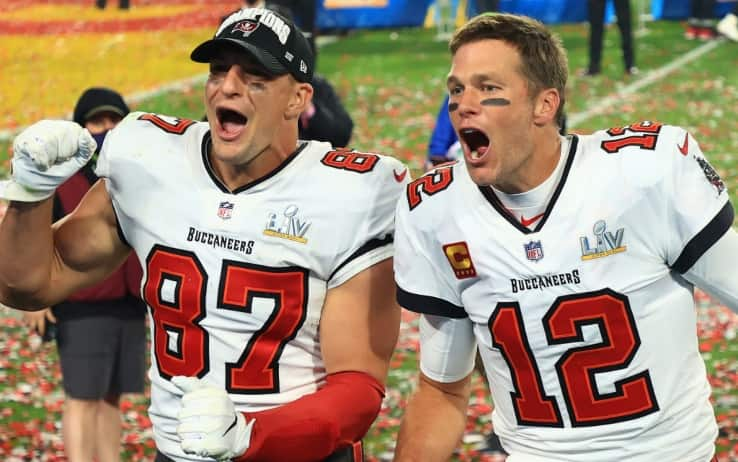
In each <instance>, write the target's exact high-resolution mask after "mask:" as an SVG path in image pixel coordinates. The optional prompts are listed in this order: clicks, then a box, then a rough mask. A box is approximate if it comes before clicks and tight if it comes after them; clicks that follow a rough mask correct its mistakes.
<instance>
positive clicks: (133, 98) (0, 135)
mask: <svg viewBox="0 0 738 462" xmlns="http://www.w3.org/2000/svg"><path fill="white" fill-rule="evenodd" d="M207 78H208V75H207V74H200V75H196V76H194V77H188V78H186V79H182V80H176V81H174V82H170V83H168V84H165V85H162V86H160V87H156V88H154V89H153V90H147V91H139V92H137V93H133V94H130V95H128V96H126V97H125V98H124V99H125V100H126V102H127V103H128V104H137V103H140V102H141V101H145V100H147V99H150V98H153V97H155V96H159V95H161V94H163V93H167V92H170V91H181V90H184V89H186V88H189V87H191V86H193V85H198V84H200V83H203V82H205V80H207ZM52 118H54V117H52ZM55 118H57V119H67V120H71V119H72V113H71V112H70V113H67V114H64V115H60V116H57V117H55ZM24 128H25V127H20V128H17V129H15V130H0V141H5V140H9V139H11V138H13V137H14V136H15V135H16V134H17V133H18V132H20V131H21V130H23V129H24Z"/></svg>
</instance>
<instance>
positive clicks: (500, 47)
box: [394, 14, 738, 462]
mask: <svg viewBox="0 0 738 462" xmlns="http://www.w3.org/2000/svg"><path fill="white" fill-rule="evenodd" d="M449 49H450V51H451V55H452V58H451V68H450V71H449V73H448V76H447V80H446V84H447V90H448V93H449V96H450V99H449V106H448V108H449V114H450V117H451V121H452V123H453V126H454V128H455V130H456V133H457V135H458V136H459V140H460V142H461V146H462V152H463V154H464V161H463V162H454V163H451V164H449V165H446V166H443V167H438V168H436V169H434V170H431V171H430V172H429V173H427V174H425V175H424V176H422V177H420V178H418V179H417V180H415V181H414V182H412V183H411V184H410V185H409V186H408V187H407V194H406V197H403V198H402V199H401V200H400V202H399V203H398V207H397V212H396V216H395V257H394V262H395V280H396V283H397V299H398V302H400V304H401V305H402V306H403V307H405V308H406V309H409V310H411V311H415V312H418V313H421V316H420V320H419V326H420V337H419V338H420V354H419V362H420V377H419V383H418V386H417V389H416V391H415V393H414V395H413V396H412V397H411V398H410V400H409V404H408V406H407V408H406V409H405V414H404V417H403V420H402V424H401V427H400V433H399V437H398V440H397V450H396V454H395V459H396V460H397V461H398V462H400V461H401V462H408V461H422V462H436V461H445V460H448V458H449V457H451V455H452V453H453V451H454V449H455V448H456V447H457V446H458V444H459V442H460V440H461V437H462V435H463V433H464V431H465V428H466V424H467V421H468V416H467V407H468V403H469V396H470V392H471V375H472V372H473V370H474V358H475V354H476V352H477V351H479V354H480V355H481V357H482V360H483V362H484V368H485V370H486V371H487V376H488V379H489V382H490V390H491V393H492V396H493V401H494V404H495V408H494V411H493V413H492V422H493V425H494V430H495V433H496V434H497V435H498V436H499V437H500V441H501V442H502V445H503V447H504V448H505V450H506V451H507V452H508V453H509V454H510V456H509V457H508V460H509V461H510V462H512V461H537V462H538V461H541V462H542V461H546V462H553V461H561V462H592V461H628V462H654V461H694V462H698V461H699V462H708V461H711V460H714V457H715V452H716V451H715V449H716V448H715V443H716V439H717V437H718V425H717V422H716V419H715V411H714V409H713V405H712V402H711V398H710V395H711V389H710V383H709V382H708V376H707V373H706V370H705V363H704V360H703V358H702V356H701V355H700V350H699V342H698V337H697V310H696V307H695V299H694V290H695V288H696V287H699V288H701V289H703V290H704V291H705V292H707V293H708V294H709V295H711V296H713V297H715V298H716V299H718V300H719V301H721V302H723V303H724V304H725V305H726V306H728V307H729V308H731V309H732V310H733V311H734V312H738V272H736V271H735V269H734V268H735V262H736V260H737V259H738V233H737V232H736V231H735V230H734V229H733V228H732V225H733V221H734V216H735V211H734V208H733V205H732V204H731V203H730V197H729V191H728V188H727V187H726V185H725V183H723V181H722V180H721V179H720V177H719V175H718V174H717V172H716V171H715V169H714V168H713V167H712V166H711V165H710V163H709V162H708V160H707V159H706V158H705V155H704V154H703V153H702V151H701V149H700V146H699V144H698V143H697V141H696V140H695V139H694V137H693V136H692V135H691V134H690V133H689V132H687V131H686V130H685V129H683V128H681V127H677V126H671V125H664V124H660V123H655V122H649V121H643V122H639V123H632V124H630V125H626V126H619V127H612V128H609V129H604V130H598V131H596V132H594V133H592V134H590V135H575V134H573V135H568V136H562V135H561V134H560V133H559V124H558V120H560V117H561V114H562V113H563V110H564V104H565V97H566V85H567V80H568V58H567V56H566V51H565V49H564V47H563V44H562V42H561V39H560V38H559V37H558V36H556V35H555V34H553V33H552V32H551V31H550V30H549V29H547V28H546V26H544V25H543V24H542V23H541V22H539V21H536V20H534V19H531V18H528V17H525V16H518V15H511V14H495V15H480V16H477V17H476V18H474V19H472V20H471V21H469V22H468V23H467V24H466V25H465V26H463V27H462V28H460V29H459V30H458V31H457V32H456V33H455V35H454V36H453V38H452V39H451V42H450V45H449ZM538 214H541V217H540V219H538V220H535V221H531V222H526V220H524V219H523V217H531V216H536V215H538ZM593 442H596V443H593Z"/></svg>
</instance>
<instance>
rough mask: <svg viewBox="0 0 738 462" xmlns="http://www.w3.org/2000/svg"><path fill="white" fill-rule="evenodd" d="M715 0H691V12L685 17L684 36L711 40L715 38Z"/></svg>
mask: <svg viewBox="0 0 738 462" xmlns="http://www.w3.org/2000/svg"><path fill="white" fill-rule="evenodd" d="M714 19H715V0H692V13H691V15H690V16H689V19H687V29H686V30H685V31H684V38H686V39H687V40H694V39H699V40H712V39H714V38H715V36H716V34H715V20H714Z"/></svg>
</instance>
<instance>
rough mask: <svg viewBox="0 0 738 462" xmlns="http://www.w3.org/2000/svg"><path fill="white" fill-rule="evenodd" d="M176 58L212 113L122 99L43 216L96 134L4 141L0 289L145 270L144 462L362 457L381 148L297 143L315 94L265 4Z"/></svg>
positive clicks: (32, 297) (56, 124)
mask: <svg viewBox="0 0 738 462" xmlns="http://www.w3.org/2000/svg"><path fill="white" fill-rule="evenodd" d="M190 58H191V59H192V60H193V61H195V62H198V63H203V65H205V66H208V68H209V76H208V79H207V81H206V83H205V88H204V98H203V104H204V106H205V112H206V114H207V117H208V123H202V122H195V121H192V120H186V119H180V118H177V117H172V116H166V115H159V114H150V113H132V114H129V115H128V116H127V117H126V118H125V119H124V120H123V121H121V123H120V124H119V125H118V126H117V127H116V128H115V130H113V131H111V132H110V134H109V135H108V136H107V137H106V139H105V144H104V145H103V148H102V150H101V152H100V156H99V158H98V160H97V167H96V173H97V175H98V176H100V177H101V180H100V181H98V182H97V183H96V184H95V185H94V186H93V187H92V188H91V189H90V191H89V192H88V193H87V194H86V195H85V197H84V198H83V200H82V202H81V203H80V205H79V206H78V207H77V208H76V209H75V210H74V211H73V212H72V213H71V214H70V215H67V217H65V218H64V219H63V220H61V221H60V222H57V223H56V224H54V225H53V227H52V225H51V220H50V215H51V201H50V200H49V196H50V195H51V194H53V192H54V190H55V189H56V187H57V186H58V185H59V184H61V183H62V182H63V181H64V179H65V178H67V177H68V176H71V175H72V174H74V172H76V171H77V170H78V169H79V168H80V167H82V165H84V164H85V163H86V162H87V161H88V160H89V158H90V155H91V151H92V150H94V148H95V141H94V139H92V138H91V137H90V135H89V133H87V132H86V131H85V130H83V129H81V128H80V127H79V126H76V125H74V124H73V123H70V122H66V121H54V120H43V121H40V122H37V123H36V124H34V125H31V126H30V127H28V128H26V129H25V130H24V131H22V132H21V133H20V134H19V135H18V136H17V137H16V138H15V140H14V143H13V158H12V165H13V172H12V175H11V179H10V180H8V181H4V182H0V197H2V198H5V199H10V200H11V202H10V206H9V208H8V212H7V214H6V216H5V218H4V219H3V221H2V223H0V254H2V255H7V254H8V253H9V252H10V251H11V249H17V248H24V250H25V251H24V252H18V254H17V258H13V259H0V302H2V303H5V304H8V305H11V306H13V307H16V308H19V309H24V310H35V309H39V308H41V307H43V306H45V305H50V304H54V303H57V301H58V300H62V299H64V298H66V296H67V294H68V293H71V292H73V291H74V290H76V289H77V288H79V287H86V286H88V285H90V284H93V283H95V282H97V281H99V280H100V279H102V278H103V277H105V275H107V274H109V273H110V272H112V271H113V270H114V269H115V268H117V267H118V266H119V265H120V264H121V263H122V262H123V261H124V260H125V259H126V258H127V257H128V255H129V254H130V252H131V249H134V250H135V251H136V253H137V255H138V258H139V259H140V260H141V262H142V264H143V265H145V271H144V274H145V276H144V281H143V289H142V293H143V295H144V298H145V300H146V303H147V305H148V307H149V315H150V317H149V319H150V321H151V323H150V327H151V338H152V344H151V369H150V372H149V377H150V378H151V405H150V407H149V413H148V415H149V417H150V419H151V422H152V428H153V434H154V440H155V442H156V448H157V456H156V460H157V461H159V462H162V461H165V462H168V461H171V460H175V461H207V460H212V459H217V460H228V459H235V460H236V461H239V462H240V461H246V460H268V461H290V462H301V461H305V462H307V461H310V462H313V461H320V460H324V459H325V458H327V457H329V456H331V454H334V455H335V457H336V458H334V459H331V460H332V461H336V460H341V461H354V462H357V461H360V460H361V458H362V452H361V439H362V438H363V436H364V435H365V434H366V432H367V430H368V429H369V427H370V426H371V424H372V422H373V421H374V420H375V418H376V417H377V415H378V413H379V411H380V409H381V404H382V399H383V396H384V384H385V380H386V378H387V372H388V369H389V363H390V358H391V356H392V353H393V352H394V348H395V344H396V342H397V337H398V335H399V326H400V309H399V307H398V305H397V303H396V302H395V300H394V289H395V287H394V283H393V279H392V254H393V232H394V210H395V207H396V205H397V201H398V199H399V197H400V196H401V195H402V194H403V191H404V190H405V187H406V185H407V183H408V180H409V178H408V175H407V169H406V168H405V166H404V165H403V164H402V163H401V162H399V161H398V160H397V159H394V158H392V157H389V156H382V155H379V154H369V153H360V152H355V151H349V150H345V149H334V148H333V147H332V146H331V145H330V144H328V143H323V142H317V141H302V140H299V139H298V119H299V117H300V114H301V113H302V112H303V111H304V110H305V107H306V105H307V103H308V102H309V101H310V99H311V98H312V95H313V88H312V86H311V84H310V82H311V80H312V75H313V71H314V67H315V61H314V59H313V55H312V50H311V48H310V44H309V43H308V42H307V39H306V38H305V37H304V36H303V35H302V33H301V32H300V31H299V29H298V28H297V26H295V24H294V23H293V22H292V21H290V20H289V19H287V18H285V17H283V16H280V15H278V14H277V13H275V12H272V11H269V10H266V9H261V8H258V9H243V10H239V11H238V12H236V13H234V14H232V15H231V16H229V17H228V18H227V19H226V20H225V21H224V22H223V23H222V24H221V25H220V26H219V27H218V28H217V30H216V33H215V34H214V37H213V38H212V39H210V40H207V41H205V42H203V43H201V44H199V45H198V46H197V47H196V48H194V50H193V51H192V53H191V55H190Z"/></svg>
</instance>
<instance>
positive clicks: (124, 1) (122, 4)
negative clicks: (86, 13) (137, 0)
mask: <svg viewBox="0 0 738 462" xmlns="http://www.w3.org/2000/svg"><path fill="white" fill-rule="evenodd" d="M107 3H108V0H95V6H96V7H98V8H99V9H101V10H104V9H105V7H106V6H107ZM130 7H131V2H130V0H118V9H121V10H128V9H130Z"/></svg>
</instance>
